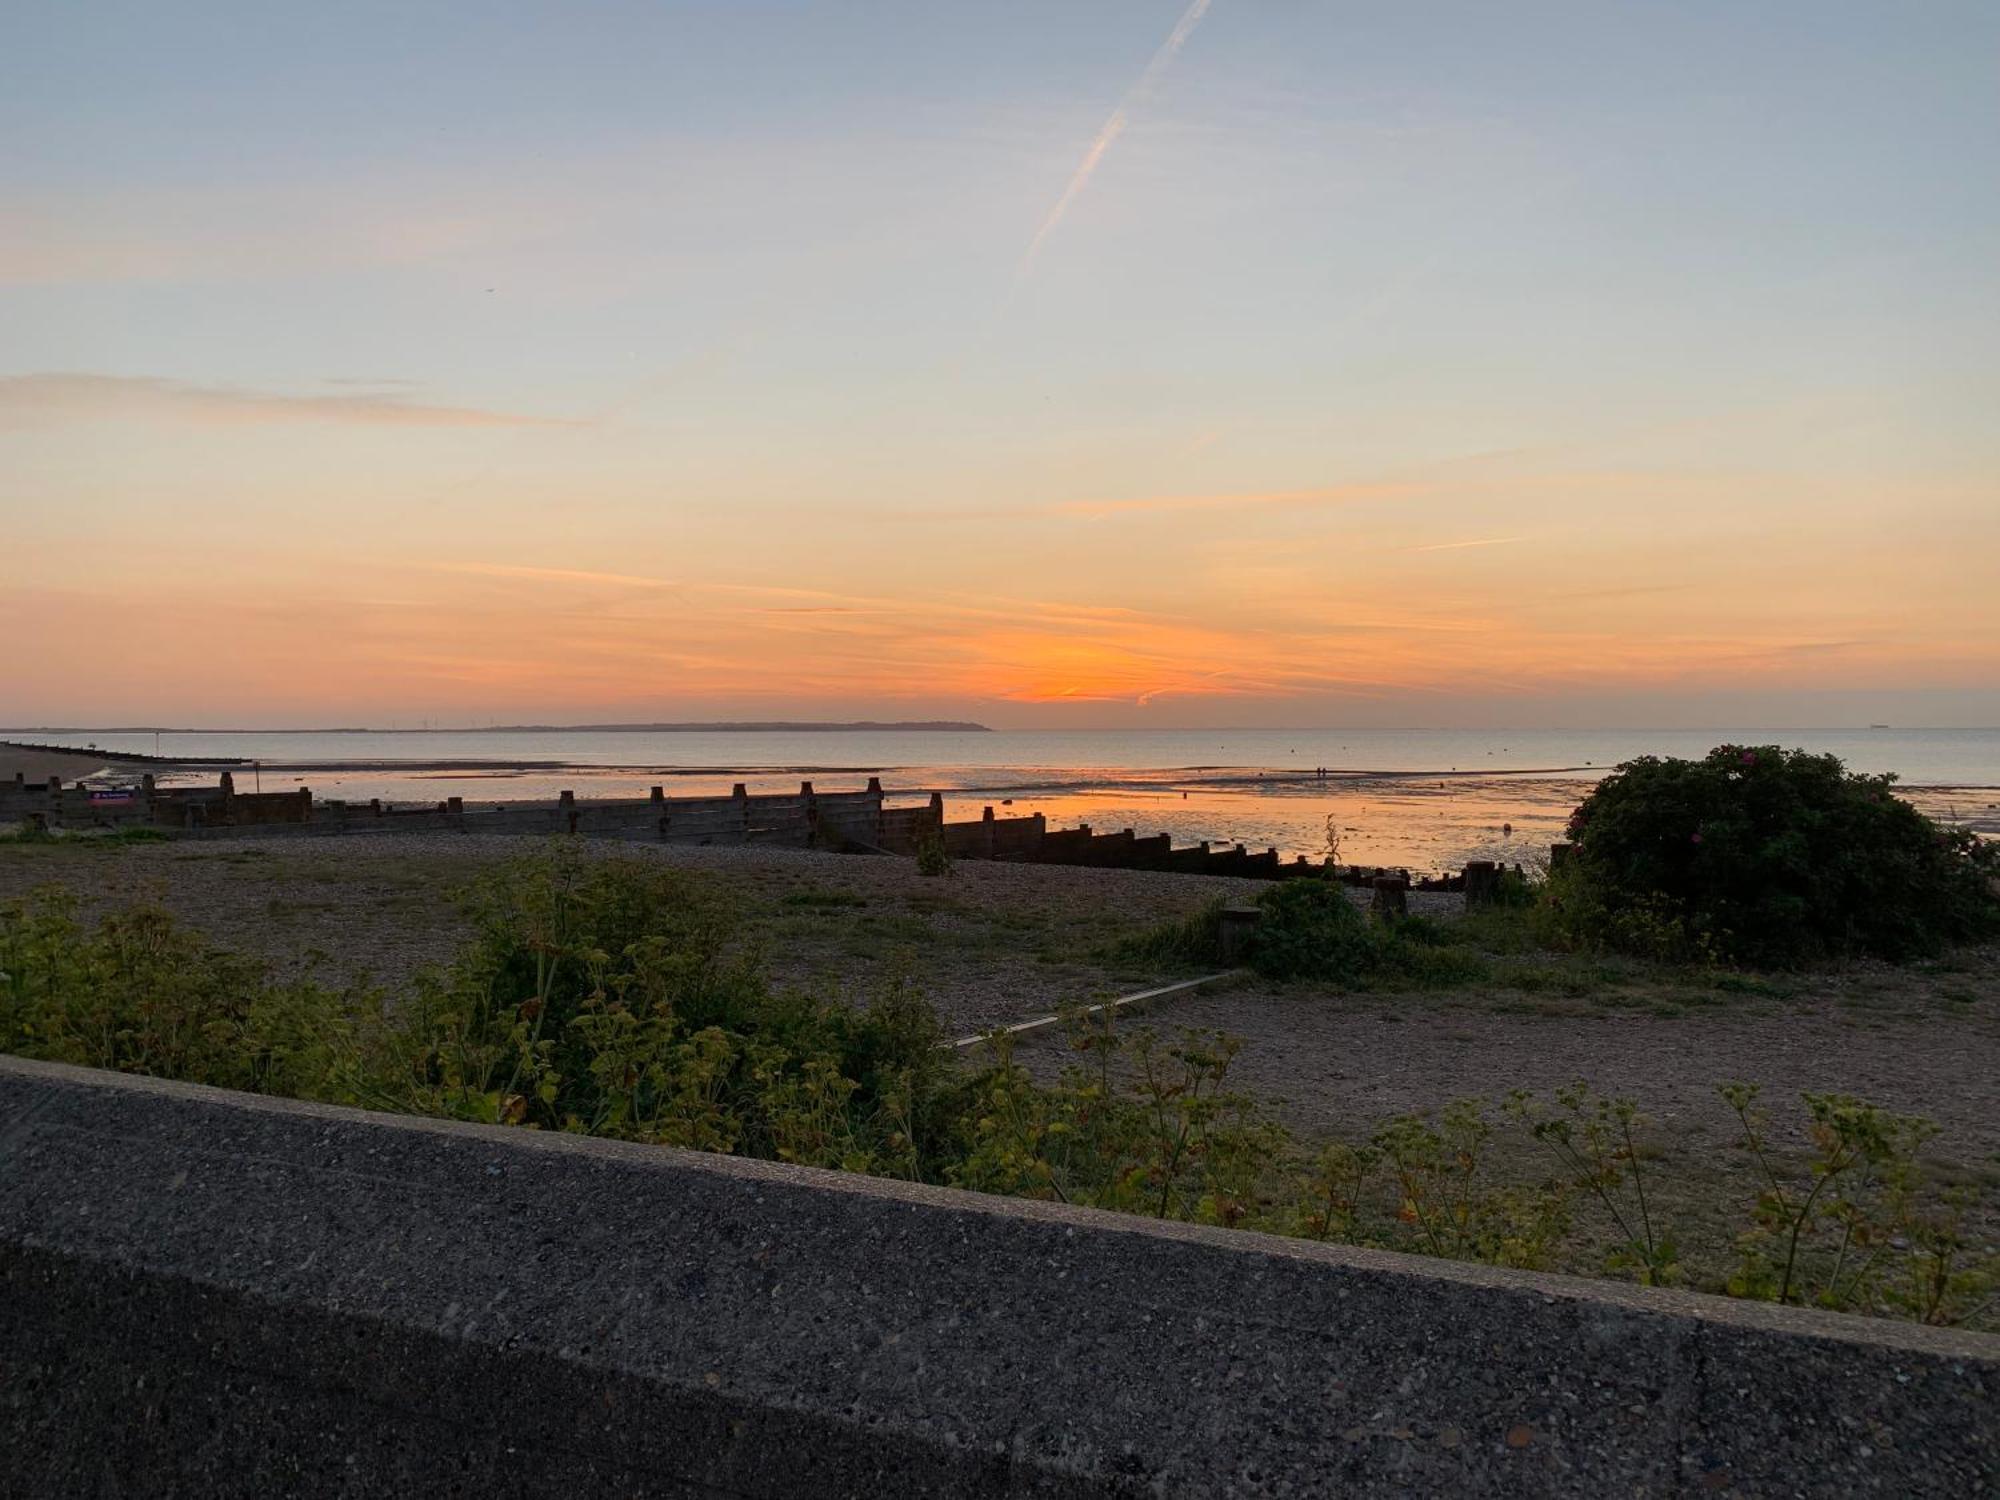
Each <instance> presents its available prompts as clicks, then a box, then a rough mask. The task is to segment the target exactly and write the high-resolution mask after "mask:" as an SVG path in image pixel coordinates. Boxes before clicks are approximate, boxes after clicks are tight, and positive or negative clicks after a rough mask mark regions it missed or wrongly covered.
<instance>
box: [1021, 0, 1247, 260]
mask: <svg viewBox="0 0 2000 1500" xmlns="http://www.w3.org/2000/svg"><path fill="white" fill-rule="evenodd" d="M1208 7H1209V0H1193V3H1192V4H1191V5H1189V6H1188V8H1187V9H1186V10H1185V11H1183V12H1182V13H1181V18H1180V21H1179V22H1178V24H1176V25H1175V27H1174V29H1173V31H1172V32H1170V33H1169V34H1168V36H1167V39H1166V41H1164V42H1163V43H1161V44H1160V50H1159V51H1157V52H1155V53H1154V54H1153V60H1152V61H1151V62H1149V63H1147V64H1146V71H1145V72H1143V73H1141V74H1140V75H1139V81H1138V82H1137V83H1135V84H1133V85H1132V87H1131V88H1130V89H1128V90H1126V93H1125V97H1124V98H1123V99H1120V100H1119V101H1118V107H1117V108H1116V109H1114V110H1112V111H1111V118H1110V119H1108V120H1106V121H1105V122H1104V126H1103V128H1102V129H1100V130H1099V131H1098V132H1097V136H1096V139H1094V140H1092V141H1091V143H1090V149H1089V150H1087V151H1085V152H1084V153H1083V160H1082V161H1081V162H1079V163H1078V164H1077V168H1076V171H1075V172H1073V173H1072V174H1071V175H1070V179H1069V185H1068V186H1067V187H1065V188H1064V189H1063V191H1062V196H1061V197H1060V198H1058V199H1056V203H1055V207H1054V208H1051V209H1050V210H1049V212H1048V215H1047V217H1045V218H1044V219H1043V220H1042V227H1041V228H1039V229H1037V230H1036V231H1035V237H1034V239H1032V240H1030V241H1029V242H1028V251H1027V254H1025V255H1023V256H1022V257H1021V268H1020V271H1019V273H1018V274H1019V275H1020V276H1026V275H1027V274H1028V272H1029V271H1030V270H1031V269H1033V267H1034V264H1035V257H1036V256H1037V255H1039V254H1041V252H1042V246H1043V245H1044V244H1045V243H1046V242H1047V241H1048V237H1049V236H1050V235H1051V234H1053V233H1055V228H1056V225H1058V224H1060V223H1061V222H1062V218H1063V215H1064V214H1066V213H1068V212H1069V207H1070V205H1071V204H1072V203H1074V202H1076V200H1077V199H1078V198H1079V197H1081V196H1082V195H1083V190H1084V189H1085V188H1086V187H1088V186H1089V185H1090V179H1091V175H1092V174H1093V173H1094V172H1096V170H1097V164H1098V163H1099V162H1101V161H1103V160H1104V154H1105V152H1107V151H1109V150H1110V149H1111V146H1112V143H1113V142H1114V141H1116V140H1117V139H1118V137H1119V136H1121V135H1123V134H1124V133H1125V126H1126V124H1127V123H1128V122H1129V121H1130V119H1131V117H1132V111H1133V109H1135V108H1136V107H1137V106H1138V105H1139V103H1140V102H1141V101H1142V100H1144V99H1145V97H1146V95H1147V94H1149V93H1150V92H1151V91H1152V88H1153V85H1154V84H1155V83H1157V82H1158V81H1159V78H1160V75H1161V74H1162V73H1164V72H1166V70H1167V65H1168V64H1169V63H1171V62H1172V61H1173V60H1174V56H1175V54H1177V53H1178V52H1179V51H1180V50H1181V48H1182V47H1183V46H1185V45H1186V44H1187V39H1188V38H1189V37H1190V36H1192V35H1194V29H1195V27H1196V26H1198V25H1200V24H1201V18H1202V17H1203V16H1204V15H1206V14H1207V13H1208Z"/></svg>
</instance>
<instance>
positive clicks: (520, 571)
mask: <svg viewBox="0 0 2000 1500" xmlns="http://www.w3.org/2000/svg"><path fill="white" fill-rule="evenodd" d="M435 567H436V570H437V571H438V572H440V573H471V574H475V575H476V576H478V577H481V578H526V579H532V580H535V581H536V582H543V583H612V584H617V585H618V586H619V587H621V588H646V589H673V588H679V587H680V586H681V585H680V581H679V580H678V579H673V578H649V577H645V576H642V575H640V574H637V573H598V572H593V571H592V570H590V569H588V568H534V567H529V566H527V565H526V564H522V563H485V562H468V563H438V564H435Z"/></svg>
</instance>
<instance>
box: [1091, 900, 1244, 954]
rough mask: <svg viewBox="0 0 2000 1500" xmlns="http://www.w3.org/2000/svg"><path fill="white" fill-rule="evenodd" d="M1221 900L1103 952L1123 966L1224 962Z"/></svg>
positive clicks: (1223, 902)
mask: <svg viewBox="0 0 2000 1500" xmlns="http://www.w3.org/2000/svg"><path fill="white" fill-rule="evenodd" d="M1227 904H1228V903H1227V902H1225V901H1224V900H1223V898H1222V897H1220V896H1217V897H1215V898H1214V899H1212V900H1210V901H1207V902H1204V903H1203V904H1202V905H1201V906H1199V907H1197V908H1196V909H1195V910H1194V911H1193V912H1192V913H1190V914H1189V915H1188V916H1185V917H1169V918H1167V919H1166V920H1165V921H1162V922H1156V923H1154V924H1153V925H1152V926H1150V927H1146V928H1142V929H1141V930H1140V931H1138V932H1135V933H1131V934H1128V935H1127V936H1125V937H1122V938H1119V939H1118V940H1117V941H1116V942H1114V943H1111V944H1109V945H1107V946H1106V948H1105V949H1104V952H1105V955H1106V956H1107V957H1109V958H1111V959H1112V960H1114V961H1116V962H1120V963H1134V964H1144V963H1167V964H1200V965H1203V966H1208V965H1213V964H1219V963H1221V962H1222V909H1223V907H1224V906H1225V905H1227Z"/></svg>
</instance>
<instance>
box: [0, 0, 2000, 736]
mask: <svg viewBox="0 0 2000 1500" xmlns="http://www.w3.org/2000/svg"><path fill="white" fill-rule="evenodd" d="M335 9H336V8H329V9H328V10H326V11H325V12H323V13H316V12H307V11H299V12H295V13H290V14H288V15H286V16H284V17H282V18H280V17H276V16H271V15H268V14H266V13H265V12H263V11H261V10H259V11H255V12H253V11H251V10H249V9H248V8H246V9H244V10H243V11H242V12H241V15H240V16H238V17H232V16H231V15H230V13H229V10H230V8H229V7H222V6H215V7H206V8H204V9H203V11H202V14H201V16H200V17H199V18H192V17H189V16H186V15H179V14H175V13H173V8H143V9H135V10H130V11H116V12H115V13H114V9H113V8H98V7H83V8H79V9H77V10H76V11H74V12H69V13H65V14H62V15H59V16H55V17H52V18H46V19H45V20H44V21H43V22H42V23H41V24H40V25H39V26H38V27H37V28H36V32H37V34H36V35H34V36H32V37H31V38H30V39H29V40H28V42H27V44H26V45H25V46H22V47H16V48H10V49H8V54H7V56H6V57H5V58H4V59H0V96H4V98H5V99H6V101H7V102H6V103H5V105H4V106H0V109H4V114H5V117H6V119H7V122H8V125H9V127H10V128H9V130H8V136H9V139H10V140H11V141H14V142H16V143H17V145H16V148H15V149H12V150H10V151H9V152H8V153H7V154H6V157H5V159H4V160H0V186H4V190H5V191H4V194H0V203H3V204H4V206H0V330H4V334H5V337H4V340H0V520H4V526H5V532H4V541H0V547H4V551H5V556H6V559H7V566H6V568H5V570H4V572H0V632H4V638H5V639H6V640H7V641H8V642H9V643H10V644H12V645H13V646H14V647H15V649H14V650H13V651H11V652H10V658H9V665H8V669H7V671H6V673H5V676H4V679H0V718H4V719H5V721H6V722H8V723H12V724H91V723H105V722H114V721H115V722H121V723H154V722H161V723H175V724H202V723H233V722H242V721H243V720H244V719H245V717H246V716H252V717H254V718H256V719H257V720H258V721H260V722H269V723H327V722H338V723H390V722H396V721H401V722H411V721H414V720H418V719H430V720H439V721H452V722H465V723H475V722H484V721H488V720H491V719H496V718H497V719H502V720H508V719H521V718H535V719H544V718H552V717H575V718H579V719H585V718H587V719H628V718H629V719H665V718H689V719H700V718H710V717H726V716H746V717H749V716H759V717H802V718H806V717H829V718H849V717H855V718H859V717H871V716H896V717H911V718H917V717H926V718H927V717H933V716H953V717H965V718H974V719H980V720H983V721H985V722H988V723H992V724H995V725H1088V724H1293V723H1306V724H1331V723H1350V722H1351V723H1356V724H1452V723H1564V722H1587V721H1600V722H1625V723H1654V722H1658V723H1672V722H1684V723H1727V722H1759V723H1773V722H1795V723H1815V722H1824V721H1827V720H1828V718H1829V716H1831V717H1833V718H1835V719H1837V720H1838V721H1840V722H1849V721H1854V722H1867V721H1870V720H1876V719H1891V718H1893V719H1895V720H1897V721H1898V722H1908V723H1918V722H1921V723H1930V724H1991V723H1994V722H2000V608H1996V603H1995V599H1996V588H2000V422H1996V421H1995V420H1994V419H1993V416H1994V413H1995V412H1996V411H2000V355H1996V351H2000V280H1996V278H1995V277H1994V275H1993V267H1994V266H1995V265H2000V125H1997V124H1996V121H2000V111H1996V109H1995V100H1996V88H2000V85H1996V81H1995V80H1996V79H2000V12H1995V11H1992V10H1990V9H1987V10H1980V9H1976V8H1966V9H1960V10H1957V11H1955V12H1953V8H1952V7H1948V6H1947V7H1936V8H1929V7H1927V8H1924V10H1923V11H1922V12H1921V13H1920V14H1902V13H1895V14H1892V13H1891V11H1890V10H1888V9H1880V8H1873V7H1858V6H1832V7H1827V6H1820V5H1805V4H1797V5H1786V6H1780V7H1776V8H1771V7H1765V8H1760V9H1759V11H1758V13H1757V15H1756V17H1755V18H1751V17H1749V16H1747V15H1746V14H1745V13H1744V12H1742V11H1741V10H1740V8H1737V7H1731V6H1721V5H1715V6H1689V7H1672V8H1668V9H1666V10H1660V11H1652V12H1637V11H1623V10H1621V11H1620V12H1619V13H1617V14H1615V15H1614V14H1613V13H1612V12H1611V11H1609V10H1606V9H1605V8H1602V7H1597V6H1586V5H1581V4H1579V5H1574V6H1563V7H1556V8H1555V9H1554V10H1552V11H1549V10H1544V11H1539V12H1536V19H1535V20H1534V21H1533V22H1532V23H1528V22H1524V21H1523V20H1522V18H1521V17H1520V16H1519V15H1517V14H1515V13H1513V12H1511V11H1510V9H1509V8H1506V7H1498V8H1486V7H1466V8H1459V7H1442V6H1441V7H1431V8H1416V9H1412V10H1409V11H1407V12H1405V11H1402V10H1398V11H1396V12H1394V13H1393V14H1388V13H1384V14H1375V15H1372V16H1371V17H1369V18H1368V20H1367V24H1366V25H1365V26H1363V25H1361V23H1360V20H1359V17H1360V15H1361V13H1360V12H1356V11H1354V10H1353V9H1352V8H1334V9H1328V10H1326V11H1316V10H1313V9H1311V8H1307V9H1303V10H1299V9H1285V10H1273V9H1270V8H1267V7H1261V6H1253V5H1247V4H1236V3H1229V0H1214V3H1213V5H1209V4H1207V3H1206V0H1197V3H1196V4H1194V5H1193V6H1189V5H1187V4H1186V3H1185V0H1165V3H1160V0H1150V3H1138V0H1131V3H1116V4H1106V5H1093V6H1091V7H1088V8H1086V9H1084V10H1081V11H1080V10H1078V9H1077V8H1076V7H1072V6H1035V5H1021V6H1014V5H1009V6H993V7H982V8H964V9H959V8H955V7H930V6H912V7H902V8H895V9H894V10H893V15H892V14H890V13H889V12H888V11H885V12H883V13H882V15H881V17H880V23H879V24H871V25H869V26H868V27H866V28H859V29H857V28H856V27H855V26H854V25H853V24H852V20H851V18H850V17H848V16H846V15H844V14H843V13H842V12H841V11H840V10H837V9H834V8H825V9H821V8H813V7H807V8H801V9H797V10H793V9H783V10H767V9H765V8H761V7H748V8H738V7H727V6H711V7H682V6H673V5H668V6H662V7H658V8H655V9H652V10H647V11H641V12H623V11H621V12H619V13H617V16H616V18H615V19H613V18H610V17H600V18H598V19H597V20H596V21H594V22H592V23H590V24H585V23H584V22H583V21H582V20H580V19H578V18H575V17H572V16H571V14H570V13H569V12H567V11H566V10H563V9H561V8H555V7H550V8H546V9H544V10H542V11H541V12H539V19H538V20H537V21H536V23H535V24H534V25H533V26H531V27H525V28H524V27H514V28H511V29H510V28H494V29H493V30H492V32H491V34H490V35H488V34H487V31H486V28H483V27H481V26H479V25H477V24H475V25H472V26H470V27H467V26H464V25H462V24H459V22H457V21H450V20H449V19H448V17H447V15H446V13H445V12H444V11H442V10H441V11H439V12H437V13H436V14H435V15H430V14H421V15H406V14H404V13H403V12H401V11H394V12H391V11H387V10H385V11H381V12H379V13H377V15H376V21H378V22H379V23H380V25H379V27H376V28H372V29H371V26H370V25H369V24H367V23H364V22H362V21H359V20H357V19H356V18H355V17H352V16H349V17H346V18H345V19H337V18H336V16H335ZM1947 12H1953V19H1952V23H1951V24H1950V25H1946V24H1944V19H1943V18H1944V17H1945V15H1946V13H1947ZM253 17H254V18H256V19H257V24H255V25H250V24H248V18H253ZM392 17H393V21H392V19H391V18H392ZM239 21H242V22H243V23H244V24H238V22H239ZM378 31H379V32H380V33H382V34H384V35H386V34H387V33H388V32H390V31H393V33H394V45H388V44H387V43H386V42H384V41H383V38H382V35H377V34H376V33H377V32H378ZM1558 33H1559V34H1560V35H1561V36H1562V38H1563V39H1564V44H1565V45H1564V47H1563V48H1562V49H1560V53H1561V55H1562V56H1563V57H1565V58H1566V59H1569V60H1570V61H1569V63H1568V64H1567V66H1570V67H1572V68H1573V67H1575V62H1574V60H1575V59H1577V58H1579V57H1581V58H1584V59H1587V63H1586V65H1585V66H1586V71H1587V76H1583V77H1577V76H1574V75H1573V74H1572V75H1571V76H1568V77H1567V78H1566V79H1565V83H1564V87H1563V89H1562V90H1560V91H1553V90H1551V89H1550V87H1549V84H1550V81H1551V79H1550V71H1549V70H1550V69H1551V68H1552V67H1553V66H1554V65H1553V64H1552V63H1551V62H1549V61H1547V60H1546V56H1547V55H1554V53H1555V51H1556V50H1557V49H1550V48H1548V47H1546V46H1545V45H1544V43H1545V42H1546V41H1547V40H1548V37H1549V36H1552V35H1555V34H1558ZM1968 33H1977V34H1978V35H1980V36H1981V37H1982V38H1983V41H1982V44H1981V45H1979V46H1968V45H1966V40H1965V39H1966V36H1967V34H1968ZM447 58H448V59H449V60H450V62H451V66H450V67H449V68H445V67H444V66H443V63H444V60H445V59H447ZM85 77H88V78H89V79H90V80H91V84H90V87H89V88H88V89H85V88H83V87H82V85H81V82H80V80H82V79H84V78H85ZM1774 90H1775V92H1774ZM1732 716H1733V717H1732Z"/></svg>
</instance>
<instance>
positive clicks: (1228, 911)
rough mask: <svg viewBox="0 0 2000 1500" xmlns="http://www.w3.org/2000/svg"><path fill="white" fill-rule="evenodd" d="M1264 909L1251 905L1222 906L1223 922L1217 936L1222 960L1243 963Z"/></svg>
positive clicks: (1230, 962) (1229, 962)
mask: <svg viewBox="0 0 2000 1500" xmlns="http://www.w3.org/2000/svg"><path fill="white" fill-rule="evenodd" d="M1262 915H1263V909H1262V908H1261V907H1257V906H1251V905H1235V906H1225V907H1223V908H1222V923H1221V926H1220V927H1219V928H1218V930H1217V937H1218V939H1219V940H1220V943H1221V947H1222V961H1223V962H1224V963H1226V964H1236V963H1241V962H1242V961H1243V960H1244V958H1245V957H1246V956H1247V955H1248V954H1249V951H1250V938H1251V935H1252V934H1253V933H1255V932H1256V930H1257V919H1258V918H1259V917H1261V916H1262Z"/></svg>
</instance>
